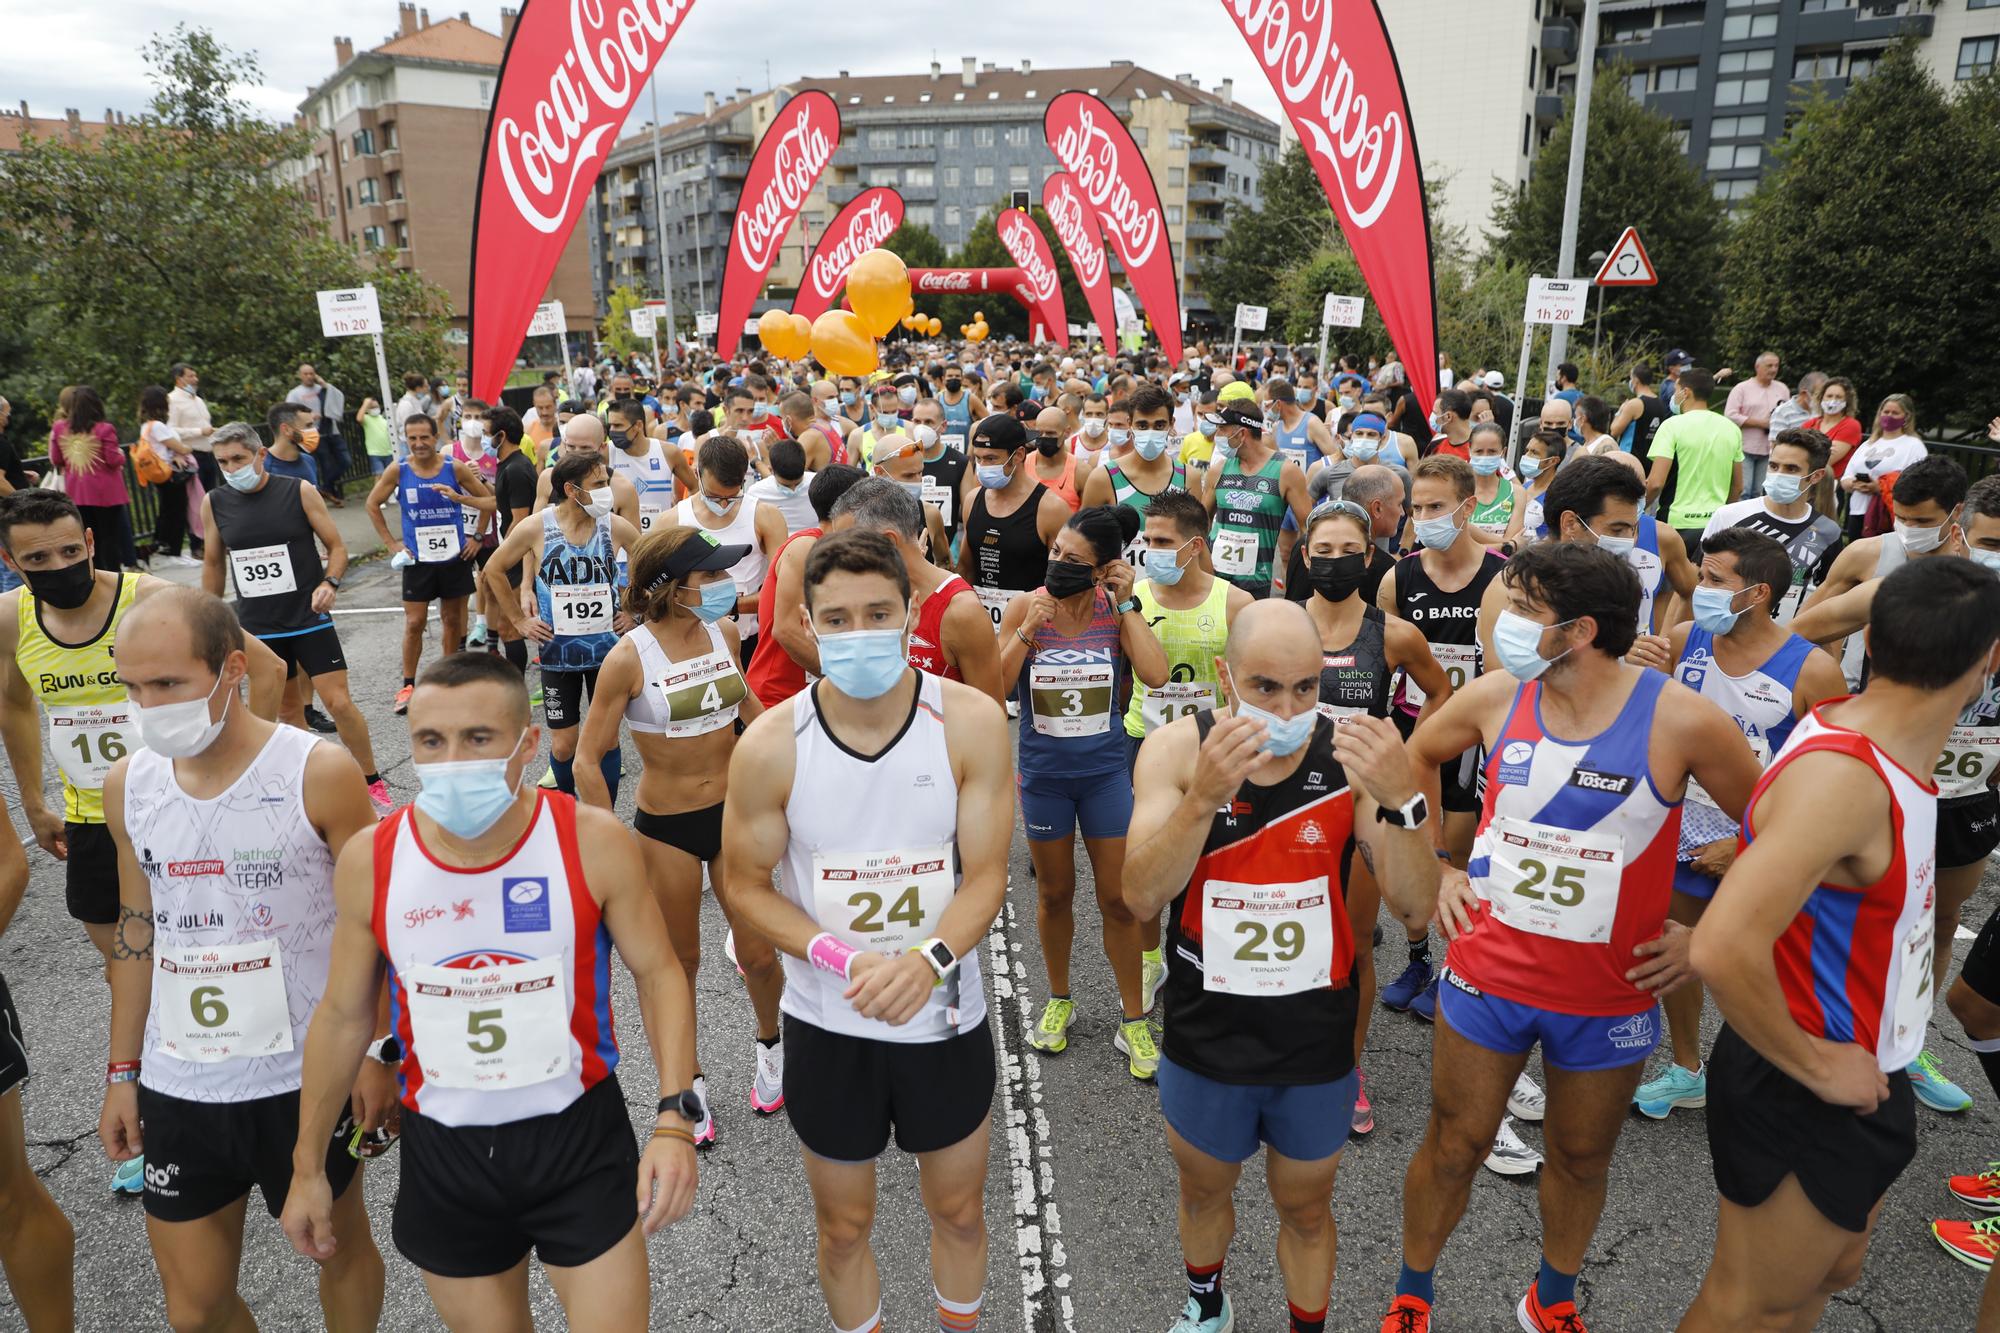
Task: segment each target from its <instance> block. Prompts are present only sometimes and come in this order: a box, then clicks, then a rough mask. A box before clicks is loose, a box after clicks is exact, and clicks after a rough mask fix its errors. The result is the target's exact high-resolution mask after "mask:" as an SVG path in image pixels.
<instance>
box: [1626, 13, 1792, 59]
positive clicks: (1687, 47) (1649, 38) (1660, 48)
mask: <svg viewBox="0 0 2000 1333" xmlns="http://www.w3.org/2000/svg"><path fill="white" fill-rule="evenodd" d="M1806 17H1808V18H1814V17H1818V16H1817V15H1807V16H1806ZM1701 35H1702V25H1701V24H1699V23H1683V24H1676V25H1675V26H1673V27H1671V28H1653V29H1650V30H1648V31H1645V32H1641V33H1637V34H1635V35H1634V36H1632V37H1630V38H1628V39H1627V40H1624V41H1615V40H1607V41H1601V42H1599V43H1598V46H1597V61H1598V63H1599V64H1600V65H1601V64H1603V63H1604V62H1605V61H1607V60H1610V59H1613V58H1616V59H1619V60H1625V61H1629V62H1631V63H1632V64H1634V65H1640V66H1644V65H1653V64H1659V63H1661V62H1665V61H1673V62H1680V61H1687V60H1695V59H1699V58H1700V56H1701Z"/></svg>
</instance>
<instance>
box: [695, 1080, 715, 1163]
mask: <svg viewBox="0 0 2000 1333" xmlns="http://www.w3.org/2000/svg"><path fill="white" fill-rule="evenodd" d="M694 1095H695V1097H696V1099H697V1100H699V1101H700V1102H701V1119H700V1120H697V1121H696V1122H695V1125H694V1146H695V1147H697V1148H713V1147H714V1146H715V1114H714V1113H713V1112H712V1111H710V1110H709V1109H708V1080H707V1079H705V1078H703V1077H702V1076H701V1075H700V1074H696V1075H695V1076H694Z"/></svg>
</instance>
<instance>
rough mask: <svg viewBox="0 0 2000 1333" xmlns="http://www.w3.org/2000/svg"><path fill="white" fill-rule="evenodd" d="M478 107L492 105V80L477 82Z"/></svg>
mask: <svg viewBox="0 0 2000 1333" xmlns="http://www.w3.org/2000/svg"><path fill="white" fill-rule="evenodd" d="M479 105H481V106H492V105H493V80H491V79H481V80H480V81H479Z"/></svg>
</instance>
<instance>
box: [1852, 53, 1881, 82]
mask: <svg viewBox="0 0 2000 1333" xmlns="http://www.w3.org/2000/svg"><path fill="white" fill-rule="evenodd" d="M1880 58H1881V52H1879V51H1856V52H1855V53H1854V54H1852V55H1850V56H1849V57H1847V80H1848V82H1849V83H1852V82H1854V81H1855V80H1856V79H1865V78H1867V77H1868V76H1869V75H1870V74H1873V73H1874V72H1875V62H1876V61H1877V60H1879V59H1880Z"/></svg>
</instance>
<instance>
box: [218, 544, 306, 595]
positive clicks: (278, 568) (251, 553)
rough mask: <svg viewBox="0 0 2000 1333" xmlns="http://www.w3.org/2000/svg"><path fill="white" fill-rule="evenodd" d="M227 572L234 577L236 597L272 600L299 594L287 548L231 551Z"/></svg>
mask: <svg viewBox="0 0 2000 1333" xmlns="http://www.w3.org/2000/svg"><path fill="white" fill-rule="evenodd" d="M229 568H230V570H231V572H233V573H234V574H235V575H236V595H237V596H238V597H272V596H276V595H277V594H278V593H282V592H297V591H298V590H299V582H298V579H297V577H296V576H295V575H294V574H293V573H292V552H291V548H289V547H287V546H285V545H284V544H283V543H279V544H278V545H276V546H252V547H250V548H249V549H248V550H243V551H236V550H232V551H230V553H229Z"/></svg>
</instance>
